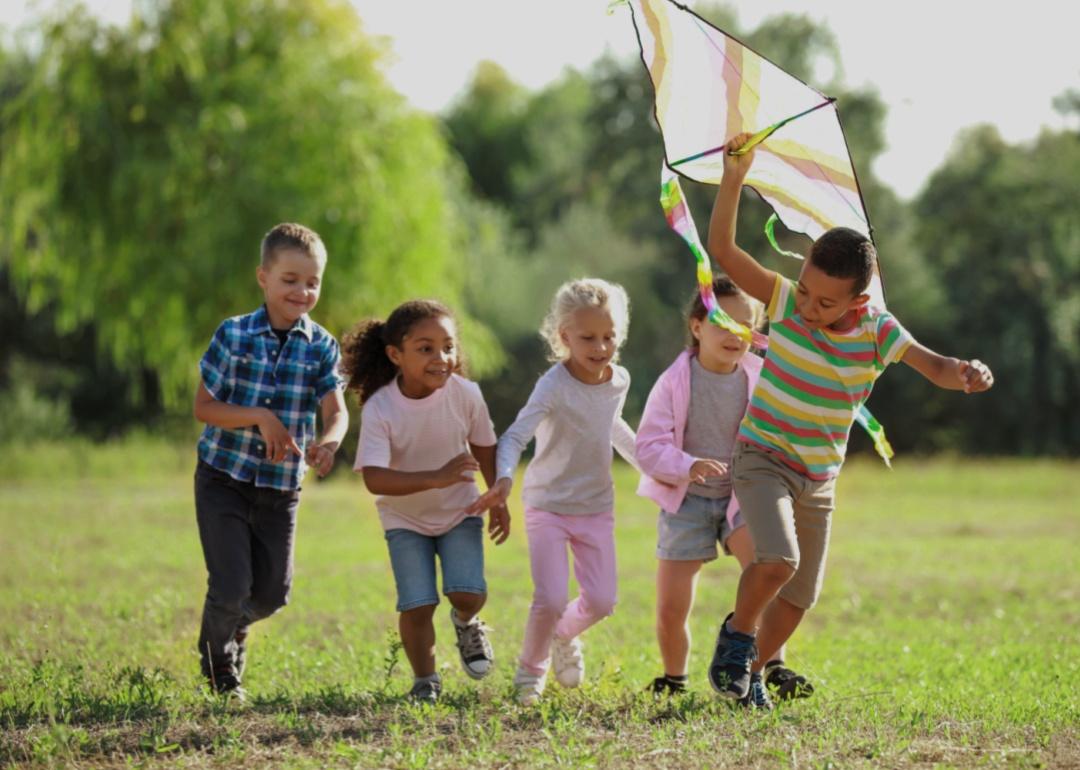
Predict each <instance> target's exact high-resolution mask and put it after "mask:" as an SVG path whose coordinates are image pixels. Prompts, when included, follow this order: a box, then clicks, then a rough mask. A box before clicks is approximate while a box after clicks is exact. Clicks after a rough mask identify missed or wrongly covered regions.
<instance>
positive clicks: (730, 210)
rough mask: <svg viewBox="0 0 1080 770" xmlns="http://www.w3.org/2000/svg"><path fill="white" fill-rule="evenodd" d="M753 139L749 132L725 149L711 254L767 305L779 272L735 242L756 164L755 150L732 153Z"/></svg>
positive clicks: (711, 230)
mask: <svg viewBox="0 0 1080 770" xmlns="http://www.w3.org/2000/svg"><path fill="white" fill-rule="evenodd" d="M749 138H750V134H748V133H743V134H739V135H738V136H735V137H733V138H732V139H730V140H729V141H728V143H727V144H726V145H724V149H723V150H721V152H723V153H724V176H723V178H722V179H721V180H720V187H719V189H718V190H717V191H716V203H714V204H713V210H712V218H711V219H710V220H709V253H710V254H711V255H712V257H713V259H715V260H716V262H717V264H718V265H720V267H721V269H723V271H724V272H725V273H727V274H728V276H729V277H730V278H731V280H732V281H734V282H735V284H736V285H737V286H738V287H739V288H740V289H742V290H743V291H745V292H746V293H747V294H749V295H750V296H751V297H753V298H754V299H756V300H758V301H760V302H764V303H765V304H766V305H767V304H769V300H770V299H771V298H772V293H773V287H774V286H775V285H776V273H775V272H773V271H772V270H766V269H765V268H764V267H762V266H761V265H760V264H759V263H758V261H757V260H756V259H754V258H753V257H751V256H750V255H749V254H747V253H746V252H745V251H743V250H742V249H740V248H739V246H738V245H737V244H736V243H735V220H736V219H737V217H738V213H739V195H740V194H741V193H742V186H743V182H744V181H745V180H746V174H747V172H749V171H750V166H751V164H752V163H753V162H754V151H753V150H751V151H750V152H748V153H746V154H745V155H731V154H729V151H730V150H737V149H739V148H740V147H742V146H743V145H744V144H746V142H747V140H748V139H749Z"/></svg>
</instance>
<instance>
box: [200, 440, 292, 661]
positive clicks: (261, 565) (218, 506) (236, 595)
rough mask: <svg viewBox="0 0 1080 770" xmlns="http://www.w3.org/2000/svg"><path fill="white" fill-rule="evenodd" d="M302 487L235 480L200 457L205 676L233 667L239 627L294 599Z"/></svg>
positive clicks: (272, 611) (201, 650)
mask: <svg viewBox="0 0 1080 770" xmlns="http://www.w3.org/2000/svg"><path fill="white" fill-rule="evenodd" d="M299 504H300V490H298V489H297V490H295V491H292V492H283V491H281V490H277V489H268V488H265V487H256V486H255V484H254V483H252V482H243V481H237V480H236V479H234V478H232V477H231V476H230V475H229V474H227V473H224V472H223V471H219V470H217V469H216V468H214V467H212V466H210V465H208V464H206V463H204V462H202V461H201V460H200V461H199V464H198V467H196V469H195V515H196V518H197V519H198V522H199V539H200V540H201V541H202V550H203V557H204V559H205V560H206V570H207V572H208V573H209V577H208V580H207V590H206V601H205V603H204V604H203V615H202V629H201V631H200V632H199V656H200V658H201V659H202V666H203V673H208V672H209V669H210V668H215V669H220V667H223V666H230V665H231V664H233V662H234V661H235V658H236V643H235V642H234V637H235V636H236V631H237V629H239V628H246V627H247V626H248V625H250V624H251V623H253V622H255V621H256V620H261V619H262V618H265V617H268V616H270V615H272V614H274V613H275V612H276V611H277V610H279V609H281V608H282V607H284V606H285V604H286V603H287V602H288V601H289V589H290V587H291V586H292V574H293V543H294V540H295V534H296V510H297V507H298V506H299Z"/></svg>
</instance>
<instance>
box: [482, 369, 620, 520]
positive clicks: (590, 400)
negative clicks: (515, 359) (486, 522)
mask: <svg viewBox="0 0 1080 770" xmlns="http://www.w3.org/2000/svg"><path fill="white" fill-rule="evenodd" d="M611 369H612V373H611V379H610V380H608V381H607V382H604V383H599V384H596V385H588V384H586V383H584V382H581V381H580V380H577V379H575V378H574V376H573V375H572V374H570V372H569V371H568V370H567V368H566V366H565V365H564V364H562V363H558V364H555V365H554V366H552V367H551V368H550V369H548V370H547V372H545V373H544V374H543V376H541V377H540V379H539V380H537V381H536V385H535V386H534V387H533V391H532V395H530V396H529V401H528V403H526V404H525V406H524V407H522V409H521V411H520V412H518V416H517V419H516V420H514V424H513V425H511V426H510V427H509V428H508V429H507V430H506V432H505V433H503V434H502V436H501V437H500V438H499V448H498V450H497V452H496V455H495V468H496V475H497V476H498V478H513V476H514V470H515V469H516V468H517V464H518V461H519V460H520V459H521V453H522V452H523V451H524V450H525V447H526V446H528V444H529V441H530V440H532V438H533V436H534V435H535V436H536V455H535V456H534V457H533V459H532V462H530V463H529V467H528V468H526V469H525V484H524V487H523V488H522V498H523V499H524V501H525V505H527V506H529V507H530V508H539V509H540V510H543V511H550V512H552V513H562V514H569V515H579V516H580V515H586V514H593V513H607V512H609V511H612V510H614V508H615V490H614V485H613V483H612V479H611V460H612V452H611V447H612V445H613V444H614V446H615V448H616V449H618V450H619V454H621V455H622V456H623V457H624V458H626V460H627V461H628V462H630V463H631V464H632V465H634V467H635V468H636V467H637V461H636V460H635V459H634V431H633V429H631V427H630V426H629V425H627V424H626V421H625V420H623V418H622V408H623V403H624V402H625V401H626V391H627V389H628V388H629V387H630V375H629V373H628V372H627V371H626V369H624V368H622V367H621V366H617V365H612V367H611Z"/></svg>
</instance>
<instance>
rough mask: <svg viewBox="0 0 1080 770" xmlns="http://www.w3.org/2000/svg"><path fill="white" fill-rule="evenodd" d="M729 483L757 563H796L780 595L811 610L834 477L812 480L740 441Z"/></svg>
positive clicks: (826, 538)
mask: <svg viewBox="0 0 1080 770" xmlns="http://www.w3.org/2000/svg"><path fill="white" fill-rule="evenodd" d="M731 482H732V484H733V485H734V488H735V496H736V497H737V498H738V499H739V507H740V508H741V509H742V515H743V519H744V520H745V521H746V525H747V526H748V527H750V535H751V537H752V538H753V540H754V563H755V564H757V563H758V562H780V561H782V562H784V563H786V564H789V565H791V566H792V567H794V568H795V574H794V575H792V577H791V580H789V581H788V582H787V584H786V585H785V586H784V587H783V588H781V589H780V593H779V596H780V597H782V598H783V599H785V600H787V601H789V602H791V603H792V604H794V605H795V606H796V607H801V608H802V609H806V610H808V609H810V608H811V607H813V606H814V603H815V602H816V601H817V598H818V595H819V594H820V593H821V583H822V581H823V580H824V578H825V555H826V554H827V553H828V550H829V529H830V526H831V524H832V512H833V508H834V507H835V499H834V491H835V488H836V479H829V480H828V481H813V480H811V479H808V478H806V476H803V475H802V474H801V473H799V472H798V471H795V470H793V469H791V468H789V467H788V466H787V465H785V464H784V463H783V462H782V461H781V460H780V459H779V458H777V457H775V456H774V455H772V454H770V453H769V452H766V451H765V450H764V449H760V448H758V447H756V446H753V445H751V444H747V443H746V442H745V441H740V442H738V446H737V447H736V448H735V456H734V458H733V459H732V471H731Z"/></svg>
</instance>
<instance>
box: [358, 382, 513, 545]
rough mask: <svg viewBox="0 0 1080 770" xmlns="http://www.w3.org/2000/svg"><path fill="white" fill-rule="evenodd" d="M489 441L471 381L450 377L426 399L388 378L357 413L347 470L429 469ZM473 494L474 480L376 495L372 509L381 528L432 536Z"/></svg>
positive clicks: (460, 513)
mask: <svg viewBox="0 0 1080 770" xmlns="http://www.w3.org/2000/svg"><path fill="white" fill-rule="evenodd" d="M495 441H496V438H495V428H494V427H493V426H492V424H491V417H490V416H489V415H488V409H487V404H485V403H484V397H483V395H482V394H481V393H480V386H479V385H477V384H476V383H475V382H470V381H469V380H466V379H465V378H464V377H459V376H458V375H456V374H454V375H451V377H450V380H449V381H448V382H447V383H446V385H444V386H443V387H441V388H439V389H438V390H436V391H435V392H434V393H432V394H431V395H430V396H427V397H425V398H408V397H406V396H405V395H404V394H403V393H402V392H401V388H400V387H398V383H397V380H394V381H393V382H391V383H390V384H388V385H384V386H383V387H381V388H379V390H377V391H376V392H375V394H374V395H373V396H372V397H371V398H369V399H368V400H367V402H366V403H365V404H364V408H363V409H362V410H361V412H360V443H359V446H358V447H357V451H356V463H355V465H354V466H353V469H354V470H356V471H357V472H359V471H361V470H363V469H364V468H365V467H375V468H390V469H391V470H395V471H431V470H436V469H438V468H441V467H442V466H443V465H445V464H446V463H447V462H448V461H450V460H452V459H453V458H454V457H456V456H458V455H459V454H461V453H462V452H467V451H469V444H475V445H476V446H494V445H495ZM479 496H480V492H479V490H478V489H477V487H476V483H475V482H474V481H462V482H460V483H458V484H454V485H452V486H449V487H445V488H443V489H429V490H426V491H424V492H416V493H414V494H411V495H379V496H377V497H376V498H375V507H376V509H377V510H378V511H379V520H380V522H382V526H383V529H384V530H386V529H411V530H413V531H414V532H419V533H421V534H424V535H432V536H434V535H441V534H443V533H444V532H448V531H449V530H451V529H453V528H454V527H456V526H457V525H458V524H460V523H461V521H462V520H463V519H464V518H465V507H466V506H468V505H470V504H471V503H472V502H473V501H474V500H476V498H477V497H479Z"/></svg>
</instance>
